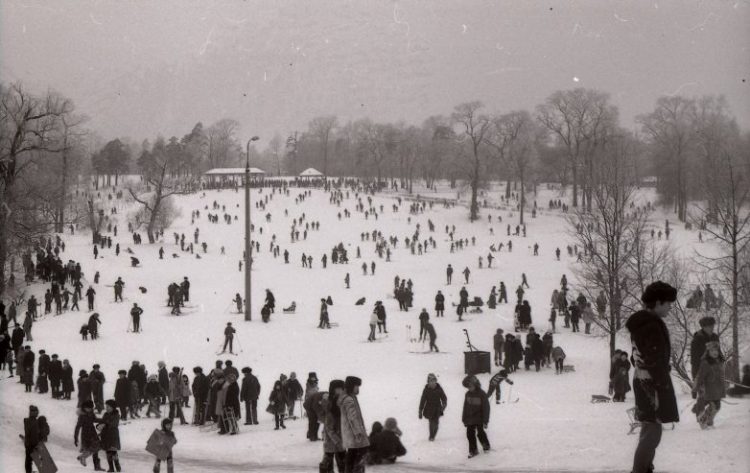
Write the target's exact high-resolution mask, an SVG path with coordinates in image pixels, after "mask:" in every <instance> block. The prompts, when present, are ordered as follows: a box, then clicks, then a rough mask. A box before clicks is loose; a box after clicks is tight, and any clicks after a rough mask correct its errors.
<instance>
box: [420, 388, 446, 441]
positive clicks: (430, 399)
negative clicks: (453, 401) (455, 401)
mask: <svg viewBox="0 0 750 473" xmlns="http://www.w3.org/2000/svg"><path fill="white" fill-rule="evenodd" d="M446 407H448V398H447V397H446V395H445V392H444V391H443V388H442V387H441V386H440V384H439V383H438V382H437V376H435V375H434V374H432V373H430V374H428V375H427V384H426V385H425V387H424V389H423V390H422V398H421V399H420V400H419V418H420V419H422V418H423V417H426V418H427V420H428V421H429V435H430V437H429V440H430V442H432V441H434V440H435V436H436V435H437V432H438V428H439V427H440V417H441V416H442V415H443V413H444V412H445V409H446Z"/></svg>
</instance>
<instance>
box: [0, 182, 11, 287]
mask: <svg viewBox="0 0 750 473" xmlns="http://www.w3.org/2000/svg"><path fill="white" fill-rule="evenodd" d="M3 197H5V196H3ZM3 202H5V200H3ZM6 204H7V202H6ZM9 213H10V210H9V208H7V207H6V208H0V296H2V295H3V293H4V292H5V263H6V261H7V260H8V235H9V233H10V232H9V231H8V230H9V228H8V227H9V226H10V218H9V217H10V215H9Z"/></svg>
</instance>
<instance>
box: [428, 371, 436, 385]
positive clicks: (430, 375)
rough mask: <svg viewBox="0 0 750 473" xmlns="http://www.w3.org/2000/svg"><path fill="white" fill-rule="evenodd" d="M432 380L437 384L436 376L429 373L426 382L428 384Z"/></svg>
mask: <svg viewBox="0 0 750 473" xmlns="http://www.w3.org/2000/svg"><path fill="white" fill-rule="evenodd" d="M432 380H435V382H437V376H435V374H434V373H430V374H428V375H427V382H428V383H429V382H430V381H432Z"/></svg>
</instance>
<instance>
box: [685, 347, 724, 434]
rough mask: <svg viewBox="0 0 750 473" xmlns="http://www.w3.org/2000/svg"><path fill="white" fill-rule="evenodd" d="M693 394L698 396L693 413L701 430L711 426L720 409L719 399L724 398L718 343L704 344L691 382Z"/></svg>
mask: <svg viewBox="0 0 750 473" xmlns="http://www.w3.org/2000/svg"><path fill="white" fill-rule="evenodd" d="M693 394H697V395H698V396H697V397H698V400H697V401H696V402H695V406H693V412H694V413H695V415H696V417H697V419H698V422H699V423H700V424H701V428H704V427H706V426H707V427H711V426H713V425H714V417H715V416H716V413H717V412H719V409H721V399H722V398H724V397H725V396H726V390H725V387H724V357H723V356H722V355H721V351H720V349H719V342H708V343H707V344H706V351H705V353H703V358H702V359H701V364H700V367H699V368H698V374H697V375H696V376H695V380H694V382H693Z"/></svg>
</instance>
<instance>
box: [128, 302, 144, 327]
mask: <svg viewBox="0 0 750 473" xmlns="http://www.w3.org/2000/svg"><path fill="white" fill-rule="evenodd" d="M142 313H143V309H141V308H140V307H138V304H137V303H135V302H133V308H132V309H130V317H131V319H132V322H133V332H135V333H138V332H140V331H141V314H142Z"/></svg>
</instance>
